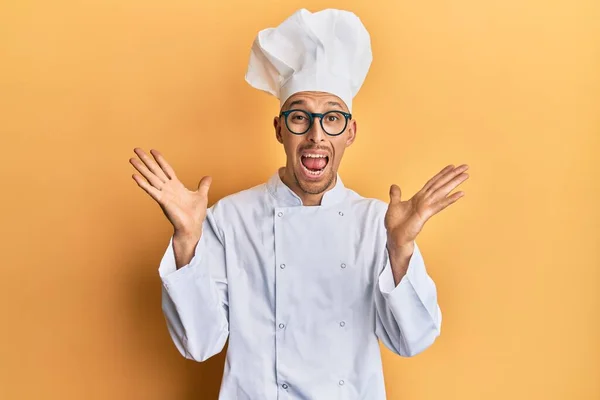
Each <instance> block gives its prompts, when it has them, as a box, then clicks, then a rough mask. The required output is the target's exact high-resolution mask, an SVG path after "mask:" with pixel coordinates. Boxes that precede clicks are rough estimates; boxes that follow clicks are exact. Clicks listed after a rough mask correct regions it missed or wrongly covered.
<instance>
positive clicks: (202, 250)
mask: <svg viewBox="0 0 600 400" xmlns="http://www.w3.org/2000/svg"><path fill="white" fill-rule="evenodd" d="M219 234H220V231H219V229H218V226H217V223H216V221H215V218H214V214H213V210H212V208H209V209H208V211H207V216H206V219H205V221H204V225H203V233H202V237H201V239H200V241H199V242H198V245H197V246H196V249H195V252H194V256H193V258H192V260H191V261H190V263H189V264H188V265H185V266H183V267H181V268H180V269H179V270H178V269H177V268H176V265H175V256H174V253H173V237H171V239H170V241H169V246H168V247H167V250H166V252H165V254H164V256H163V258H162V260H161V262H160V266H159V270H158V272H159V275H160V278H161V281H162V310H163V313H164V315H165V318H166V321H167V327H168V329H169V333H170V335H171V338H172V339H173V342H174V343H175V345H176V347H177V349H178V350H179V352H180V353H181V354H182V355H183V356H184V357H185V358H189V359H193V360H196V361H204V360H206V359H208V358H209V357H211V356H213V355H215V354H217V353H219V352H220V351H221V350H222V349H223V347H224V345H225V342H226V341H227V337H228V335H229V304H228V292H227V272H226V265H225V249H224V246H223V243H222V240H221V239H220V238H219Z"/></svg>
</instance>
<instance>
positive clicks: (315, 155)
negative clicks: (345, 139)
mask: <svg viewBox="0 0 600 400" xmlns="http://www.w3.org/2000/svg"><path fill="white" fill-rule="evenodd" d="M302 157H308V158H326V157H327V156H325V155H323V154H303V155H302Z"/></svg>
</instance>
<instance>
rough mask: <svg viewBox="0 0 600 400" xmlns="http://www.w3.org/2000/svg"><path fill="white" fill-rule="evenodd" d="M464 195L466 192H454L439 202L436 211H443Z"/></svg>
mask: <svg viewBox="0 0 600 400" xmlns="http://www.w3.org/2000/svg"><path fill="white" fill-rule="evenodd" d="M464 195H465V192H456V193H452V195H451V196H449V197H446V198H445V199H444V200H442V201H441V202H439V203H438V207H437V211H436V213H438V212H440V211H442V210H443V209H444V208H446V207H448V206H449V205H451V204H454V203H456V202H457V201H458V199H460V198H461V197H463V196H464Z"/></svg>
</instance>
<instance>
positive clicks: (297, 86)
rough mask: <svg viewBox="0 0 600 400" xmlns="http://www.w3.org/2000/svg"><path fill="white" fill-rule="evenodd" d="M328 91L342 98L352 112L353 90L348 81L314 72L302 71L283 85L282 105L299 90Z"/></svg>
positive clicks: (280, 96) (280, 98)
mask: <svg viewBox="0 0 600 400" xmlns="http://www.w3.org/2000/svg"><path fill="white" fill-rule="evenodd" d="M307 91H315V92H326V93H330V94H333V95H335V96H337V97H339V98H340V99H342V101H343V102H344V103H346V106H347V107H348V110H349V111H350V112H352V91H351V90H350V87H349V86H348V81H347V80H345V79H342V78H340V77H337V76H335V75H324V74H322V73H321V74H316V73H314V72H312V73H311V72H308V71H302V72H300V73H299V74H295V75H292V76H291V77H290V79H288V80H287V82H285V83H284V84H283V86H282V87H281V90H280V92H279V102H280V105H279V106H280V107H282V106H283V104H284V103H285V102H286V100H287V99H289V98H290V97H291V96H292V95H294V94H296V93H299V92H307Z"/></svg>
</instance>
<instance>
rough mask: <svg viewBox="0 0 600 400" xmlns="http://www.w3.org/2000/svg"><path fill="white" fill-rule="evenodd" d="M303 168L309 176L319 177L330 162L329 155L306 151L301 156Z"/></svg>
mask: <svg viewBox="0 0 600 400" xmlns="http://www.w3.org/2000/svg"><path fill="white" fill-rule="evenodd" d="M300 162H301V163H302V167H303V168H302V169H303V170H304V172H305V173H306V174H307V175H308V176H309V177H315V178H316V177H319V176H321V175H322V174H323V171H325V168H327V165H328V164H329V156H327V155H325V154H315V153H306V154H303V155H302V156H301V157H300Z"/></svg>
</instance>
